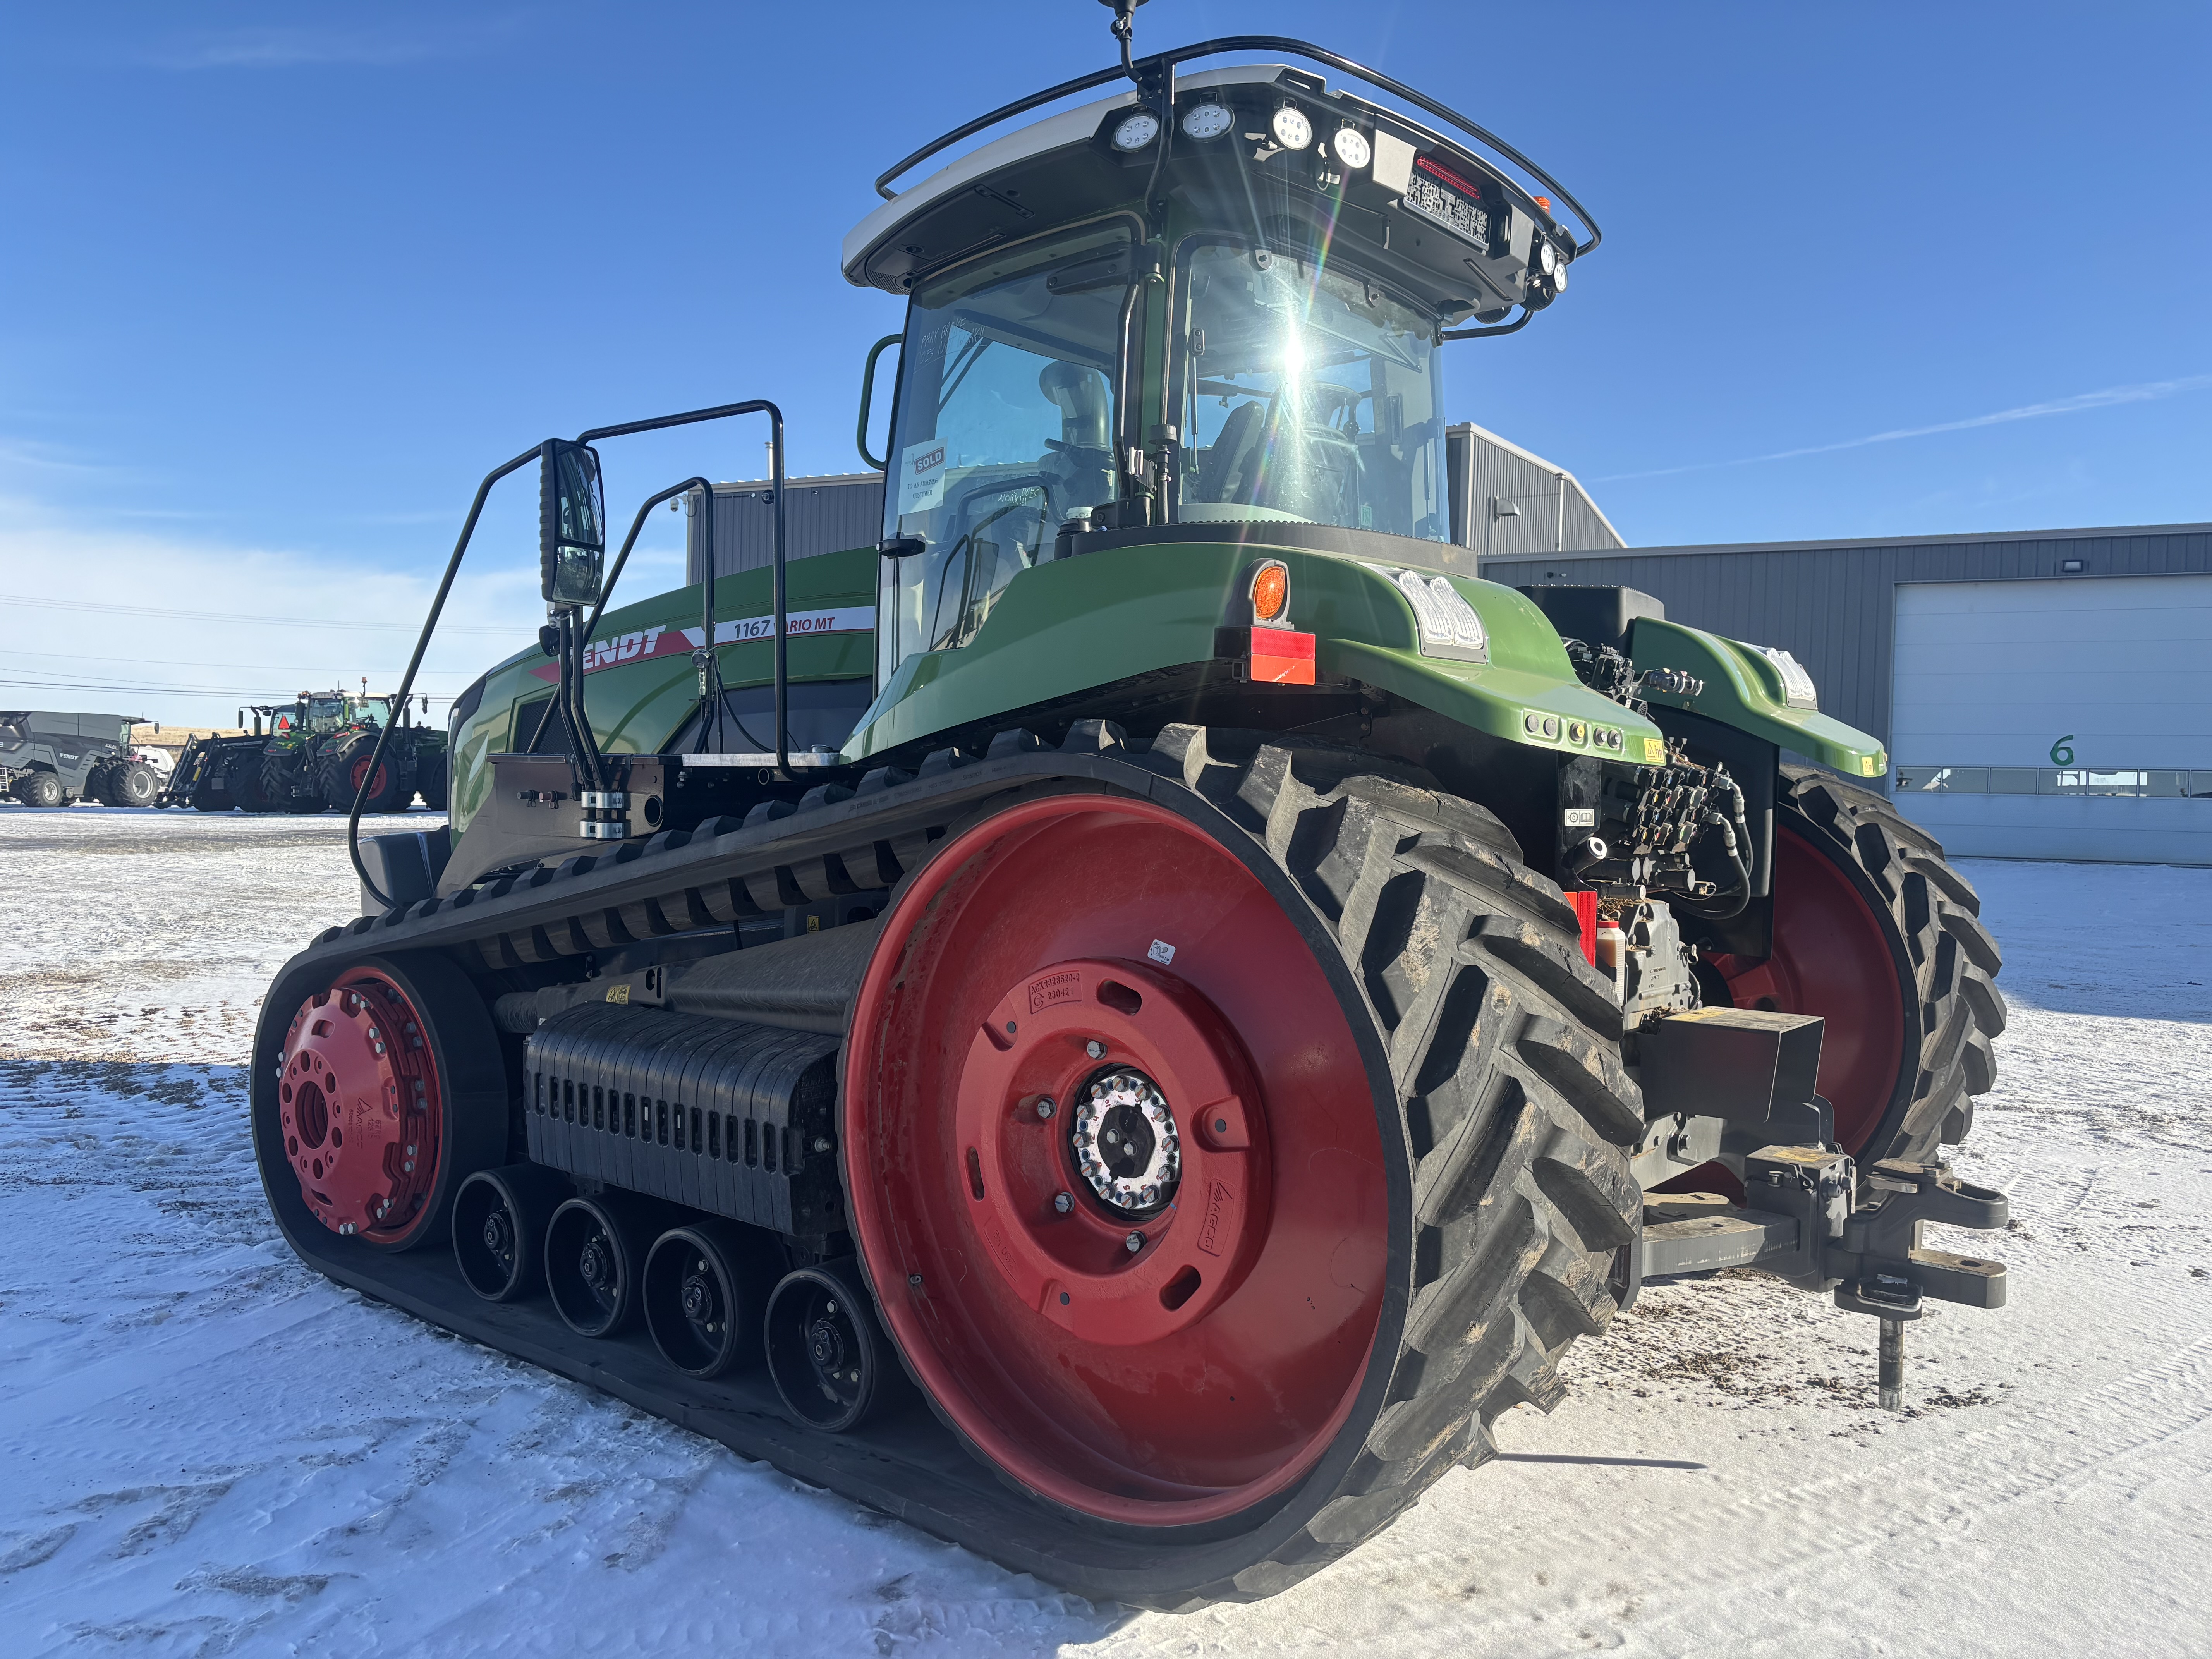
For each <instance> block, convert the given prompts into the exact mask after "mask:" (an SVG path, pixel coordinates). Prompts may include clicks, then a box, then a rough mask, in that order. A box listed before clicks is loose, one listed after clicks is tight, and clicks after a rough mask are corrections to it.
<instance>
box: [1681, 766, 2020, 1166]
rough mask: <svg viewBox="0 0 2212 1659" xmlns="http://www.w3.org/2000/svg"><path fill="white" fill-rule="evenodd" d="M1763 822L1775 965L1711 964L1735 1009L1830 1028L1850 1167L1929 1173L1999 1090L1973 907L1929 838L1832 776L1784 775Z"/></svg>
mask: <svg viewBox="0 0 2212 1659" xmlns="http://www.w3.org/2000/svg"><path fill="white" fill-rule="evenodd" d="M1774 817H1775V832H1774V950H1773V954H1772V955H1771V956H1770V957H1767V958H1766V959H1765V960H1764V961H1753V960H1751V959H1748V958H1745V957H1730V956H1716V957H1711V958H1710V961H1711V966H1712V967H1713V968H1714V969H1716V970H1717V972H1718V973H1719V974H1720V975H1721V977H1722V978H1723V980H1724V981H1727V984H1728V988H1729V996H1730V997H1731V998H1732V999H1733V1000H1734V1001H1735V1006H1738V1007H1739V1008H1764V1009H1778V1010H1780V1011H1781V1012H1784V1013H1793V1014H1819V1015H1820V1016H1821V1017H1822V1018H1825V1019H1826V1021H1827V1029H1826V1033H1825V1036H1824V1040H1823V1042H1822V1045H1821V1050H1820V1092H1821V1093H1822V1094H1823V1095H1825V1096H1826V1097H1827V1098H1828V1100H1829V1101H1830V1102H1831V1103H1833V1105H1834V1107H1835V1109H1836V1140H1837V1144H1838V1146H1841V1147H1842V1148H1843V1149H1844V1151H1845V1152H1850V1153H1851V1154H1853V1155H1854V1156H1855V1157H1857V1158H1858V1159H1859V1160H1860V1162H1861V1163H1862V1164H1867V1163H1872V1162H1873V1161H1875V1159H1877V1158H1906V1159H1910V1160H1912V1161H1914V1162H1924V1161H1926V1160H1928V1159H1929V1158H1934V1157H1935V1156H1936V1152H1937V1148H1938V1147H1939V1146H1955V1145H1956V1144H1958V1143H1959V1142H1960V1141H1961V1140H1963V1139H1965V1138H1966V1132H1967V1130H1968V1129H1969V1128H1971V1127H1972V1124H1973V1121H1974V1101H1973V1097H1975V1096H1976V1095H1978V1094H1984V1093H1986V1092H1988V1091H1989V1090H1990V1088H1991V1087H1993V1086H1994V1085H1995V1083H1996V1055H1995V1053H1994V1052H1993V1050H1992V1048H1991V1044H1992V1043H1993V1042H1995V1040H1996V1036H1997V1035H1998V1034H1999V1033H2000V1032H2002V1030H2004V1028H2005V1003H2004V998H2003V996H2002V994H2000V993H1999V992H1998V990H1997V988H1996V983H1995V981H1996V973H1997V969H1998V968H1999V966H2000V965H2001V963H2002V958H2001V957H2000V956H1999V955H1998V952H1997V947H1996V941H1995V940H1994V939H1991V938H1990V934H1989V930H1988V929H1986V928H1984V927H1983V926H1982V924H1981V922H1980V921H1979V920H1978V917H1979V915H1980V912H1981V908H1982V902H1981V897H1980V896H1979V895H1978V894H1977V893H1976V892H1975V891H1974V889H1973V885H1972V883H1970V882H1969V881H1967V879H1966V878H1965V877H1964V876H1962V875H1960V873H1959V872H1957V871H1956V870H1954V869H1953V868H1952V867H1951V866H1950V865H1949V864H1948V863H1947V862H1945V860H1944V858H1943V848H1942V845H1941V843H1939V842H1937V841H1936V839H1935V838H1934V837H1933V836H1929V834H1928V833H1927V831H1925V830H1923V829H1919V828H1917V826H1915V825H1914V824H1912V823H1910V822H1908V821H1907V820H1906V819H1905V818H1904V817H1902V816H1900V815H1899V813H1898V811H1896V809H1895V808H1893V807H1892V806H1891V805H1890V804H1889V803H1888V802H1887V801H1886V800H1884V799H1882V798H1881V796H1879V795H1877V794H1875V793H1873V792H1872V791H1870V790H1866V789H1862V788H1859V787H1857V786H1856V785H1853V784H1850V783H1846V782H1844V781H1843V780H1842V779H1840V778H1838V777H1837V776H1836V775H1834V774H1832V773H1829V772H1823V771H1819V770H1816V769H1813V768H1810V767H1794V766H1785V767H1784V768H1783V769H1782V776H1781V778H1780V781H1779V786H1778V789H1777V791H1776V800H1775V814H1774Z"/></svg>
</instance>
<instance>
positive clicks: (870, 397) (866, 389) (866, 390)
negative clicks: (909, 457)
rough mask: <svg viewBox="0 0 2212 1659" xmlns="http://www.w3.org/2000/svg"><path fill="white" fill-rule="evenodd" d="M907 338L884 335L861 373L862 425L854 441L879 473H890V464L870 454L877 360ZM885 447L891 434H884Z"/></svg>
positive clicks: (869, 353)
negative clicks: (869, 416)
mask: <svg viewBox="0 0 2212 1659" xmlns="http://www.w3.org/2000/svg"><path fill="white" fill-rule="evenodd" d="M904 338H905V336H904V335H902V334H886V335H884V337H883V338H882V339H880V340H878V341H877V342H876V343H875V344H873V345H872V346H870V347H869V348H868V363H867V367H866V368H863V369H862V370H861V371H860V429H859V431H858V432H857V433H856V434H855V435H854V443H855V444H856V445H858V447H859V448H860V459H862V460H864V461H866V463H867V464H868V465H870V466H872V467H873V468H875V469H876V471H878V472H889V471H890V460H889V459H884V460H880V461H879V460H878V459H876V458H875V457H874V456H872V455H871V454H869V453H868V411H869V410H870V409H871V408H872V407H873V406H874V404H875V398H876V360H877V359H878V357H881V356H883V355H884V351H885V350H886V349H889V348H890V347H892V346H895V345H896V344H898V343H899V342H900V341H902V340H903V339H904ZM884 448H886V449H888V448H890V434H889V433H885V434H884Z"/></svg>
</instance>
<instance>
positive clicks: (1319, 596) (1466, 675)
mask: <svg viewBox="0 0 2212 1659" xmlns="http://www.w3.org/2000/svg"><path fill="white" fill-rule="evenodd" d="M1262 558H1271V559H1280V560H1281V561H1282V562H1284V563H1285V564H1286V565H1288V566H1289V567H1290V572H1291V598H1290V609H1289V617H1290V622H1291V626H1292V627H1293V628H1295V629H1298V630H1299V631H1301V632H1304V633H1310V634H1312V635H1314V636H1315V667H1316V670H1317V671H1318V672H1320V673H1322V674H1324V675H1340V676H1343V677H1346V678H1352V679H1358V680H1361V681H1364V682H1365V683H1367V684H1370V685H1373V686H1375V687H1376V688H1377V689H1379V690H1386V691H1389V692H1391V693H1393V694H1395V695H1396V696H1402V697H1404V698H1406V699H1407V700H1408V701H1410V702H1415V703H1419V704H1420V705H1421V706H1423V707H1425V708H1432V709H1434V710H1436V711H1437V713H1438V714H1443V715H1444V716H1445V717H1446V718H1447V719H1449V720H1456V721H1459V722H1460V723H1462V724H1463V725H1466V726H1473V727H1474V728H1475V729H1477V730H1478V731H1481V732H1487V733H1489V734H1490V735H1492V736H1493V737H1497V738H1504V739H1506V740H1507V741H1510V742H1514V743H1521V744H1529V745H1531V746H1534V747H1539V748H1547V749H1555V750H1561V751H1563V752H1566V753H1575V752H1589V750H1590V745H1589V741H1588V739H1587V738H1585V739H1584V740H1583V742H1582V743H1579V744H1577V743H1576V742H1574V741H1573V739H1572V735H1571V733H1572V731H1573V729H1574V726H1575V723H1576V722H1581V723H1583V725H1584V726H1589V725H1599V726H1610V727H1612V728H1613V729H1615V730H1618V731H1620V732H1622V733H1623V734H1624V736H1625V738H1626V745H1625V747H1624V750H1622V752H1621V755H1620V757H1621V758H1623V759H1626V760H1631V761H1643V760H1644V759H1645V758H1646V749H1645V744H1644V740H1646V739H1648V740H1649V741H1650V743H1651V744H1656V743H1658V741H1659V731H1658V728H1657V727H1656V726H1652V725H1651V724H1650V722H1649V721H1647V720H1643V719H1640V718H1639V717H1638V716H1637V715H1635V714H1631V713H1630V712H1629V711H1628V710H1627V709H1626V708H1622V707H1620V704H1618V703H1615V702H1611V701H1609V700H1607V698H1604V697H1601V696H1598V694H1597V693H1595V691H1592V690H1589V689H1588V688H1587V687H1585V686H1584V685H1583V684H1582V683H1581V682H1580V681H1579V680H1577V678H1575V674H1574V670H1573V668H1572V666H1571V665H1570V664H1569V663H1568V661H1567V656H1566V653H1565V650H1564V649H1562V648H1561V647H1560V644H1559V635H1558V634H1557V633H1556V632H1555V631H1554V630H1553V628H1552V625H1551V624H1550V623H1548V622H1547V621H1546V620H1545V619H1544V616H1543V613H1542V612H1541V611H1538V610H1537V609H1536V607H1535V606H1534V605H1532V604H1530V603H1529V602H1528V600H1527V599H1524V598H1523V597H1522V595H1520V594H1518V593H1516V592H1514V591H1513V590H1512V589H1510V588H1508V587H1501V586H1498V585H1497V584H1495V583H1492V582H1484V581H1476V580H1469V579H1467V578H1463V577H1451V578H1449V579H1448V580H1450V581H1451V582H1452V584H1453V586H1455V588H1457V589H1458V591H1459V592H1460V594H1461V595H1462V597H1463V598H1464V599H1467V601H1468V603H1469V604H1470V605H1473V606H1474V609H1475V611H1476V612H1477V614H1478V615H1480V617H1481V618H1482V623H1483V628H1484V629H1485V631H1486V633H1487V634H1488V635H1489V641H1490V646H1489V648H1490V660H1489V661H1488V662H1486V663H1468V662H1458V661H1453V660H1447V659H1442V658H1436V657H1427V656H1424V655H1422V654H1421V650H1420V638H1419V631H1418V626H1417V623H1416V620H1415V617H1414V615H1413V606H1412V605H1411V604H1410V603H1409V602H1408V601H1407V599H1406V597H1405V595H1404V594H1403V593H1401V592H1399V591H1398V589H1397V587H1396V586H1395V585H1394V583H1393V582H1392V581H1391V580H1390V579H1389V577H1388V576H1387V575H1385V574H1383V568H1382V567H1379V566H1376V565H1371V564H1369V563H1368V562H1364V561H1363V560H1360V559H1357V558H1352V557H1347V556H1341V555H1337V554H1326V553H1315V552H1310V551H1307V550H1299V549H1295V548H1280V547H1270V546H1267V545H1266V544H1264V543H1261V542H1258V541H1254V542H1249V543H1246V544H1242V545H1236V544H1227V543H1222V542H1184V543H1164V544H1152V545H1148V546H1135V547H1120V548H1111V549H1106V550H1100V551H1098V552H1096V553H1091V554H1088V555H1085V556H1082V557H1079V558H1072V559H1054V560H1050V561H1048V562H1045V563H1043V564H1041V565H1038V566H1036V567H1035V568H1032V569H1029V570H1024V571H1023V572H1021V573H1020V574H1018V575H1017V576H1016V577H1015V578H1014V579H1013V580H1012V581H1011V582H1009V583H1008V584H1007V585H1006V589H1005V591H1004V592H1001V593H1000V596H999V599H998V602H997V604H996V605H994V607H993V609H992V611H991V613H990V615H989V616H988V617H986V618H985V620H984V622H983V624H982V626H981V629H978V630H977V632H976V635H975V639H974V640H973V641H971V642H970V643H969V644H968V645H967V646H965V647H961V648H960V649H957V650H947V651H929V652H921V653H915V655H912V656H909V657H908V659H906V660H905V661H904V662H902V664H900V665H899V667H898V669H897V671H896V672H895V673H894V674H893V675H892V676H891V678H890V682H889V683H888V684H886V685H885V686H884V688H883V690H882V692H881V694H880V695H879V696H878V697H877V699H876V702H875V705H874V706H873V707H872V708H871V709H870V710H869V712H868V714H867V715H866V717H865V718H864V719H863V720H862V721H861V723H860V730H858V731H857V732H854V735H853V739H852V741H851V742H850V743H849V744H847V746H846V752H847V753H848V754H850V755H854V757H866V756H869V755H874V754H880V753H882V752H883V751H884V750H890V749H894V748H896V747H898V746H900V745H902V744H909V743H914V742H917V741H921V740H922V739H926V738H930V737H932V736H933V735H935V734H936V733H939V732H945V731H949V730H952V729H954V728H956V727H959V726H970V725H974V724H977V723H981V722H987V721H989V720H992V719H994V718H995V717H997V716H999V715H1001V714H1005V713H1006V712H1007V711H1009V710H1011V709H1015V708H1023V707H1025V706H1028V705H1030V704H1035V703H1041V702H1049V701H1051V700H1052V699H1054V698H1058V697H1062V696H1074V695H1077V694H1079V693H1081V692H1083V691H1085V690H1089V689H1091V688H1092V687H1095V686H1100V685H1107V684H1113V683H1115V682H1116V681H1121V680H1126V679H1128V678H1132V677H1133V676H1135V675H1139V674H1146V673H1151V672H1155V671H1161V670H1164V669H1171V668H1177V667H1182V666H1184V665H1188V664H1191V663H1198V662H1206V661H1209V660H1211V659H1212V658H1213V654H1214V638H1213V635H1214V629H1216V628H1217V627H1219V626H1220V625H1222V623H1224V622H1225V620H1227V619H1228V618H1229V617H1230V616H1231V611H1232V607H1233V605H1235V604H1236V602H1237V600H1238V599H1240V598H1241V594H1242V590H1243V581H1244V580H1245V575H1246V572H1248V571H1249V568H1250V567H1251V565H1252V563H1253V562H1255V560H1258V559H1262ZM1422 574H1424V575H1426V574H1431V573H1428V572H1424V573H1422ZM1531 714H1534V715H1535V716H1536V717H1537V722H1538V729H1537V730H1536V731H1534V732H1531V731H1530V730H1529V729H1528V716H1529V715H1531ZM1547 715H1548V716H1552V717H1553V720H1554V732H1553V736H1552V737H1551V738H1545V737H1544V736H1543V735H1542V731H1541V720H1542V718H1543V717H1544V716H1547Z"/></svg>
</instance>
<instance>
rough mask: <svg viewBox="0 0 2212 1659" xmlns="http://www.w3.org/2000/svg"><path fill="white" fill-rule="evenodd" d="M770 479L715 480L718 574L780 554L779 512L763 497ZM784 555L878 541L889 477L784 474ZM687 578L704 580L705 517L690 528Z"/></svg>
mask: <svg viewBox="0 0 2212 1659" xmlns="http://www.w3.org/2000/svg"><path fill="white" fill-rule="evenodd" d="M766 489H768V481H767V480H766V479H763V478H756V479H753V480H751V481H750V482H748V483H718V484H716V485H715V486H714V574H715V575H716V576H718V577H720V576H732V575H735V574H737V573H738V571H740V570H759V569H762V568H764V567H765V566H767V565H769V564H770V563H772V562H774V561H775V509H774V508H773V507H770V506H769V504H768V503H767V502H765V501H763V500H761V495H762V493H763V491H765V490H766ZM784 492H785V500H784V507H783V510H784V520H783V537H784V556H785V557H786V558H789V559H805V558H811V557H812V556H814V555H815V554H817V553H841V552H842V551H843V550H845V549H847V548H848V547H873V546H874V545H875V544H876V542H877V539H878V538H879V537H880V536H882V534H883V533H884V475H883V474H882V473H880V472H842V473H836V474H832V475H831V476H830V477H823V478H787V479H785V480H784ZM686 539H687V543H688V547H689V551H688V556H687V557H686V559H685V561H684V569H685V573H686V574H685V576H684V580H686V581H687V582H696V581H697V580H699V568H700V557H699V553H700V547H699V544H700V536H699V523H698V520H696V519H694V520H690V523H689V525H688V526H687V529H686Z"/></svg>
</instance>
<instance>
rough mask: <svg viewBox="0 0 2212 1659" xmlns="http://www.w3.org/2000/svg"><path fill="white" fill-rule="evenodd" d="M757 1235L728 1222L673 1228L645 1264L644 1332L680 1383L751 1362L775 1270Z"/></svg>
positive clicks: (758, 1352) (756, 1356) (758, 1345)
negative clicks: (680, 1374)
mask: <svg viewBox="0 0 2212 1659" xmlns="http://www.w3.org/2000/svg"><path fill="white" fill-rule="evenodd" d="M764 1255H765V1252H764V1251H763V1248H762V1243H761V1241H760V1239H759V1238H758V1237H757V1236H756V1235H754V1234H753V1233H751V1232H750V1231H749V1230H748V1229H746V1228H744V1227H742V1226H739V1225H737V1224H735V1223H733V1222H727V1221H698V1222H694V1223H693V1224H692V1225H690V1226H688V1227H673V1228H671V1229H670V1230H669V1231H666V1232H665V1233H663V1234H661V1236H660V1237H659V1239H658V1240H657V1241H656V1242H655V1243H654V1244H653V1253H652V1254H651V1255H648V1256H647V1258H646V1262H645V1281H644V1290H643V1297H644V1307H645V1324H646V1328H647V1330H649V1331H651V1332H652V1333H653V1346H654V1347H656V1348H658V1349H659V1350H660V1357H661V1358H664V1359H665V1360H666V1361H667V1362H668V1363H669V1364H671V1365H673V1366H675V1367H676V1369H677V1370H679V1371H682V1372H683V1373H684V1375H685V1376H720V1375H721V1374H722V1373H723V1372H725V1371H728V1370H737V1369H738V1368H739V1367H741V1366H746V1365H750V1364H755V1363H756V1362H757V1361H758V1360H759V1358H760V1355H761V1321H762V1312H763V1307H762V1304H763V1299H764V1295H765V1292H766V1291H767V1288H768V1283H769V1276H770V1274H771V1273H772V1272H773V1271H774V1270H773V1269H772V1268H771V1267H769V1263H768V1261H766V1260H765V1259H764Z"/></svg>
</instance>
